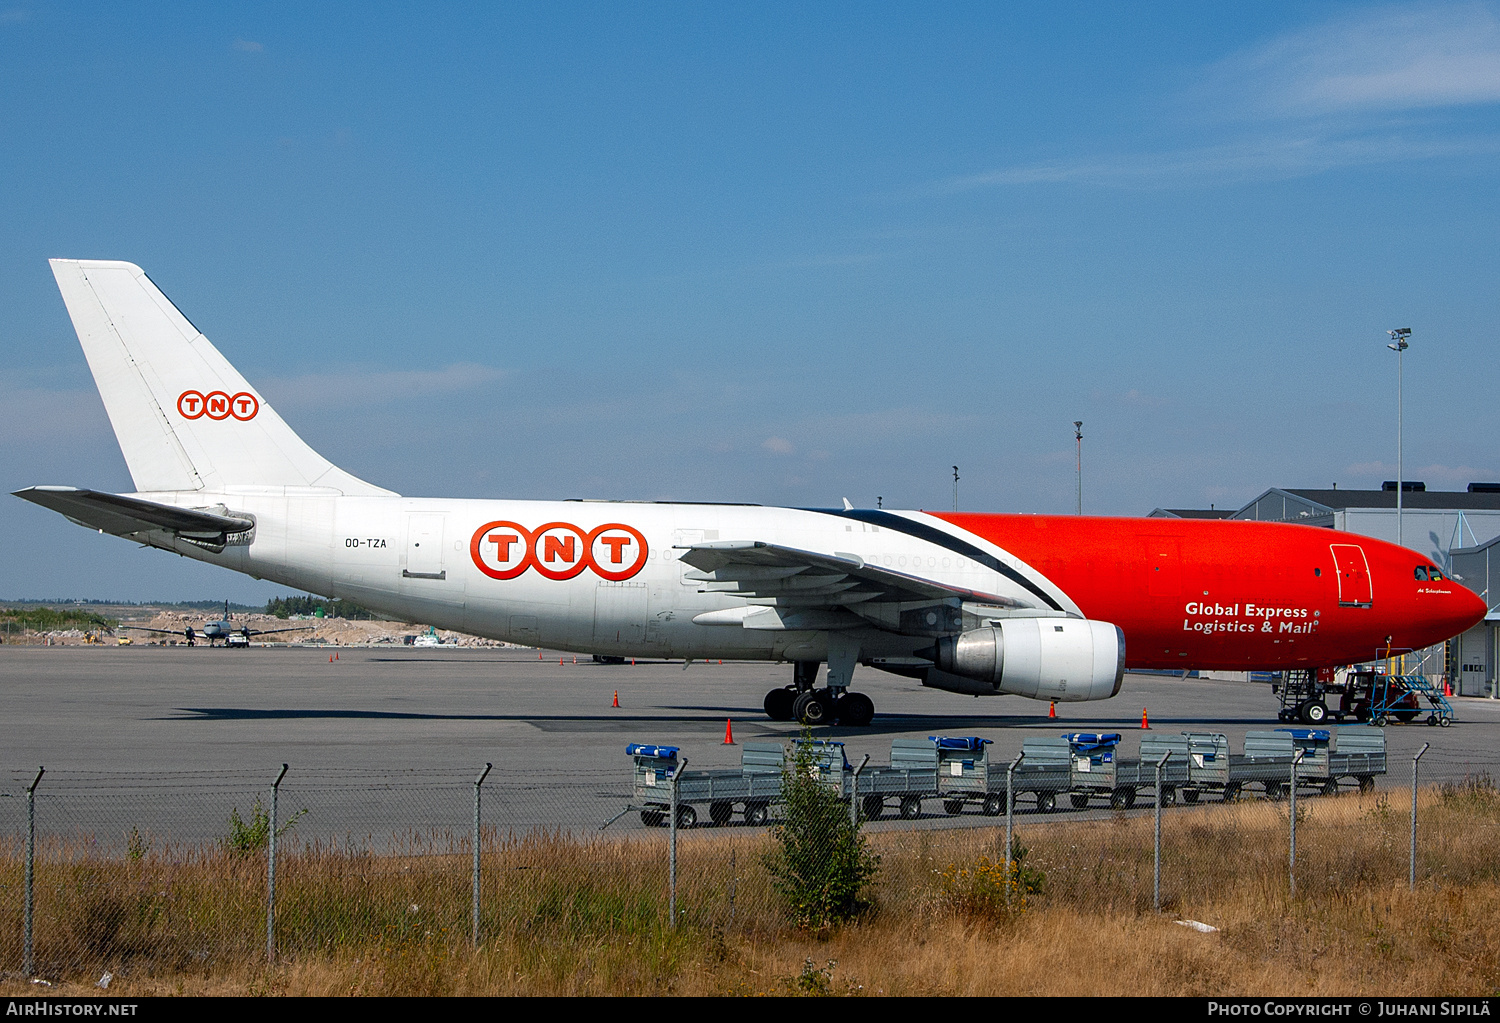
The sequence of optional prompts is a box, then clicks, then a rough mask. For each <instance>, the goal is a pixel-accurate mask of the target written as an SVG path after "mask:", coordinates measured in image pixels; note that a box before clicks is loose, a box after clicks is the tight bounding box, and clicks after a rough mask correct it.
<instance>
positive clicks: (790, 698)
mask: <svg viewBox="0 0 1500 1023" xmlns="http://www.w3.org/2000/svg"><path fill="white" fill-rule="evenodd" d="M796 699H797V690H795V689H785V688H783V689H772V690H771V691H770V692H769V693H767V694H766V700H765V703H764V704H763V705H762V706H764V707H765V708H766V717H768V718H770V719H771V720H772V721H790V720H792V703H793V702H794V701H795V700H796Z"/></svg>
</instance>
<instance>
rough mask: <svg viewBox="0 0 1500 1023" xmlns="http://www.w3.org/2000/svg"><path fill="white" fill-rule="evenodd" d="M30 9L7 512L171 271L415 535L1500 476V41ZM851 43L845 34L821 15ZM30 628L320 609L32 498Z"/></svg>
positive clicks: (7, 255) (1036, 507)
mask: <svg viewBox="0 0 1500 1023" xmlns="http://www.w3.org/2000/svg"><path fill="white" fill-rule="evenodd" d="M999 6H1001V5H986V4H975V5H962V4H949V5H942V6H940V7H938V8H936V10H934V9H933V8H932V5H916V4H913V5H905V6H901V5H882V4H872V3H863V4H849V5H842V6H840V5H833V4H820V5H807V6H802V7H797V6H787V7H773V6H770V5H743V6H737V7H736V6H730V5H696V4H695V5H681V6H673V5H666V4H662V5H650V6H649V7H643V6H641V5H571V6H565V5H561V4H539V5H534V6H524V5H520V4H508V5H483V6H481V7H480V9H479V10H477V11H476V10H473V9H470V8H468V7H460V6H440V5H434V4H420V5H416V4H413V5H409V6H400V5H366V6H361V7H359V8H350V9H348V10H347V11H339V10H334V9H332V8H330V7H324V6H314V7H312V8H309V5H293V4H287V5H243V6H237V7H235V8H234V9H221V8H219V7H217V6H214V5H209V6H203V5H170V4H154V5H150V6H149V7H140V6H136V5H62V4H54V3H46V2H40V0H38V2H29V0H0V310H3V315H0V439H3V441H4V443H3V444H0V476H3V480H0V482H3V484H4V486H5V489H6V490H7V491H9V490H15V489H19V488H20V487H23V486H27V485H30V484H36V483H63V484H72V485H78V486H88V487H96V488H101V489H111V490H120V491H125V490H129V489H131V485H130V479H129V476H128V474H127V473H126V471H125V466H124V462H123V460H122V459H121V457H120V455H119V452H118V449H117V448H116V446H115V444H114V441H113V437H112V435H111V434H110V431H109V427H108V422H107V420H106V419H105V417H104V414H103V409H102V406H101V405H100V404H99V401H98V398H97V395H96V393H95V392H94V390H93V386H92V383H91V381H90V379H89V376H88V371H87V367H86V365H85V363H84V360H83V357H82V353H81V352H80V350H79V348H78V344H77V341H76V339H75V338H74V336H73V333H72V328H71V325H70V324H69V322H68V319H67V315H66V312H65V310H64V309H63V306H62V302H61V300H60V299H59V298H58V295H57V291H56V288H55V286H54V284H53V282H52V279H51V275H50V273H49V272H48V269H47V265H46V260H47V258H48V257H52V256H68V257H80V258H103V259H128V260H131V261H133V262H137V263H139V264H141V265H142V266H143V267H145V268H146V270H147V271H148V272H149V273H150V274H151V276H152V278H153V279H154V280H155V281H156V282H157V283H158V284H159V285H160V286H161V287H162V289H163V290H164V291H166V293H167V294H168V295H169V296H170V297H172V298H173V300H174V301H176V302H177V304H178V305H179V306H180V307H181V308H182V309H183V311H184V312H185V313H186V314H187V315H188V316H189V317H190V318H191V319H192V320H193V322H194V323H196V324H197V325H198V326H199V327H200V328H201V329H202V330H204V331H205V332H206V333H207V334H208V336H209V337H210V338H211V339H212V340H213V341H214V343H215V344H216V345H218V347H219V348H220V349H221V350H222V351H223V352H224V353H225V354H226V355H227V356H228V357H229V358H230V360H231V361H233V362H234V363H235V364H236V365H237V366H238V367H239V368H240V369H241V370H242V371H243V372H244V373H245V374H246V375H247V376H248V377H249V378H250V379H251V380H252V381H254V382H255V384H256V386H257V387H258V388H259V389H260V390H261V391H262V392H263V393H264V394H266V395H267V396H268V398H269V399H270V400H271V401H272V402H273V403H274V404H275V405H276V406H277V408H278V409H279V410H280V411H281V412H282V414H283V415H284V416H285V417H286V418H287V419H288V421H290V422H291V423H292V425H293V426H294V427H295V428H296V429H298V430H299V431H300V432H301V433H302V434H303V436H304V437H305V438H306V439H307V440H308V441H309V442H310V443H311V444H312V445H313V446H314V447H316V448H318V449H319V450H320V451H322V452H323V453H324V454H325V455H327V456H328V457H330V458H331V459H333V460H334V461H335V462H337V463H339V464H340V465H342V466H344V467H345V468H347V469H349V470H351V471H353V472H355V473H357V474H358V475H361V476H363V477H365V478H367V479H370V480H372V481H374V482H377V483H380V484H383V485H385V486H389V487H391V488H393V489H396V490H398V491H400V492H402V493H406V494H414V495H459V496H474V497H491V496H493V497H538V498H552V497H580V496H586V497H620V498H645V499H668V498H681V499H686V500H732V501H757V502H762V503H767V504H792V505H829V504H836V503H837V502H838V500H839V499H840V498H842V497H845V496H847V497H849V498H850V499H851V500H852V501H854V502H855V503H856V504H858V505H873V504H874V503H875V500H876V497H877V495H878V496H880V497H883V498H884V502H885V505H886V507H927V508H945V507H948V506H949V505H950V503H951V500H952V496H951V493H952V491H951V480H950V466H952V465H953V464H955V463H956V464H958V465H959V466H960V467H961V472H962V475H963V481H962V483H961V484H960V493H959V502H960V505H961V506H962V507H964V508H966V509H970V510H991V511H1004V512H1009V511H1035V512H1065V511H1070V510H1072V507H1073V500H1074V464H1073V440H1072V421H1073V420H1074V419H1082V420H1083V421H1084V424H1085V425H1084V433H1085V438H1086V439H1085V442H1084V462H1085V465H1084V488H1085V496H1084V500H1085V505H1086V508H1087V510H1089V511H1092V512H1097V513H1107V514H1122V515H1133V514H1144V513H1146V512H1148V511H1150V510H1151V508H1153V507H1155V506H1158V505H1166V506H1207V505H1208V504H1210V503H1214V504H1217V505H1219V506H1238V505H1239V504H1241V503H1243V502H1245V501H1246V500H1248V499H1250V498H1251V497H1254V496H1255V495H1256V494H1258V493H1259V492H1260V491H1261V490H1263V489H1264V488H1265V487H1267V486H1272V485H1281V486H1313V487H1316V486H1328V485H1329V484H1331V483H1333V482H1337V483H1338V484H1339V485H1340V486H1341V487H1366V486H1378V484H1379V482H1380V481H1381V480H1382V479H1386V478H1392V477H1393V476H1394V474H1395V468H1394V467H1395V365H1394V355H1392V353H1390V352H1389V351H1387V350H1386V348H1385V346H1384V345H1385V342H1386V341H1387V340H1388V339H1387V338H1386V336H1385V331H1386V330H1387V329H1388V328H1391V327H1396V326H1410V327H1412V329H1413V331H1414V333H1413V339H1412V348H1411V350H1410V351H1409V352H1408V353H1407V358H1406V395H1407V404H1406V413H1407V414H1406V465H1407V468H1408V473H1407V474H1408V476H1409V477H1412V478H1418V479H1425V480H1426V481H1427V482H1428V485H1429V487H1430V488H1432V489H1448V488H1453V489H1462V488H1463V486H1464V485H1465V484H1466V483H1467V482H1469V481H1470V480H1477V479H1484V480H1493V479H1500V456H1497V454H1496V451H1495V445H1494V438H1495V437H1496V434H1497V430H1496V427H1497V425H1500V424H1497V417H1500V412H1497V410H1496V408H1495V403H1494V401H1493V400H1491V398H1492V394H1493V390H1494V385H1493V380H1492V377H1493V368H1492V367H1493V365H1494V363H1493V351H1494V347H1493V343H1492V342H1493V339H1494V334H1495V329H1496V313H1497V309H1500V268H1497V260H1496V256H1497V251H1496V250H1497V239H1500V187H1497V185H1500V181H1497V178H1500V174H1497V168H1500V6H1497V5H1495V4H1485V3H1475V4H1469V3H1463V4H1440V3H1439V4H1396V5H1368V4H1337V3H1318V4H1308V3H1279V4H1278V3H1262V4H1255V5H1204V4H1198V3H1191V4H1190V3H1184V4H1176V5H1173V4H1157V5H1119V4H1106V3H1099V4H1066V3H1046V4H1036V5H1033V6H1029V7H1028V6H1022V5H1003V9H1000V10H996V9H995V8H996V7H999ZM809 7H810V8H811V9H809ZM0 531H3V535H4V536H5V537H6V538H7V540H8V541H9V542H8V544H7V547H8V554H9V556H8V557H7V558H5V559H3V561H0V597H20V596H52V595H59V596H61V595H68V596H81V597H100V598H123V599H198V598H204V599H207V598H219V597H226V596H227V597H231V598H234V599H237V600H241V599H242V600H258V599H264V598H265V596H267V595H268V594H270V593H274V592H280V591H279V589H278V588H276V587H269V586H266V585H265V584H258V583H254V582H252V581H250V580H246V579H242V578H241V577H238V576H233V575H231V574H229V573H223V572H220V571H218V570H214V569H210V568H207V567H205V566H199V565H195V564H192V563H190V562H187V561H185V560H183V559H178V558H175V557H172V556H171V555H167V554H164V553H161V552H154V551H140V550H137V549H135V548H133V547H132V546H131V545H129V544H126V543H124V542H122V541H119V540H115V539H113V538H109V537H100V536H97V535H94V534H89V533H87V532H85V531H83V530H80V529H78V528H76V527H73V526H70V525H69V524H67V523H66V522H64V521H63V520H62V519H61V518H59V517H57V516H55V515H52V514H50V513H47V512H44V511H43V510H42V509H39V508H35V507H33V506H31V505H28V504H25V503H24V502H21V501H18V500H15V499H12V498H6V499H5V500H4V501H0Z"/></svg>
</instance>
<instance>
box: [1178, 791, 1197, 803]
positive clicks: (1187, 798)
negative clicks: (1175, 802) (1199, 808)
mask: <svg viewBox="0 0 1500 1023" xmlns="http://www.w3.org/2000/svg"><path fill="white" fill-rule="evenodd" d="M1182 801H1183V802H1184V803H1187V804H1188V805H1189V806H1191V805H1193V804H1194V803H1196V802H1197V801H1198V790H1197V789H1183V790H1182Z"/></svg>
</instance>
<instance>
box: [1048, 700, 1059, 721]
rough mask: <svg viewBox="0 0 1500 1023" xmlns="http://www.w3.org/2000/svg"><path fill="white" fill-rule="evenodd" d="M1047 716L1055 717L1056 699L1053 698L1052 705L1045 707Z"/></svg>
mask: <svg viewBox="0 0 1500 1023" xmlns="http://www.w3.org/2000/svg"><path fill="white" fill-rule="evenodd" d="M1047 716H1048V717H1049V718H1055V717H1057V701H1056V700H1053V701H1052V706H1050V707H1048V708H1047Z"/></svg>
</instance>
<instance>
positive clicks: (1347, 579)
mask: <svg viewBox="0 0 1500 1023" xmlns="http://www.w3.org/2000/svg"><path fill="white" fill-rule="evenodd" d="M1328 546H1329V549H1330V550H1331V551H1333V564H1334V567H1335V569H1336V570H1337V572H1338V577H1339V607H1370V606H1372V605H1373V604H1374V603H1375V594H1374V591H1373V590H1372V589H1371V587H1370V564H1369V562H1367V561H1366V560H1365V549H1364V548H1363V547H1361V546H1359V544H1353V543H1335V544H1329V545H1328Z"/></svg>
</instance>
